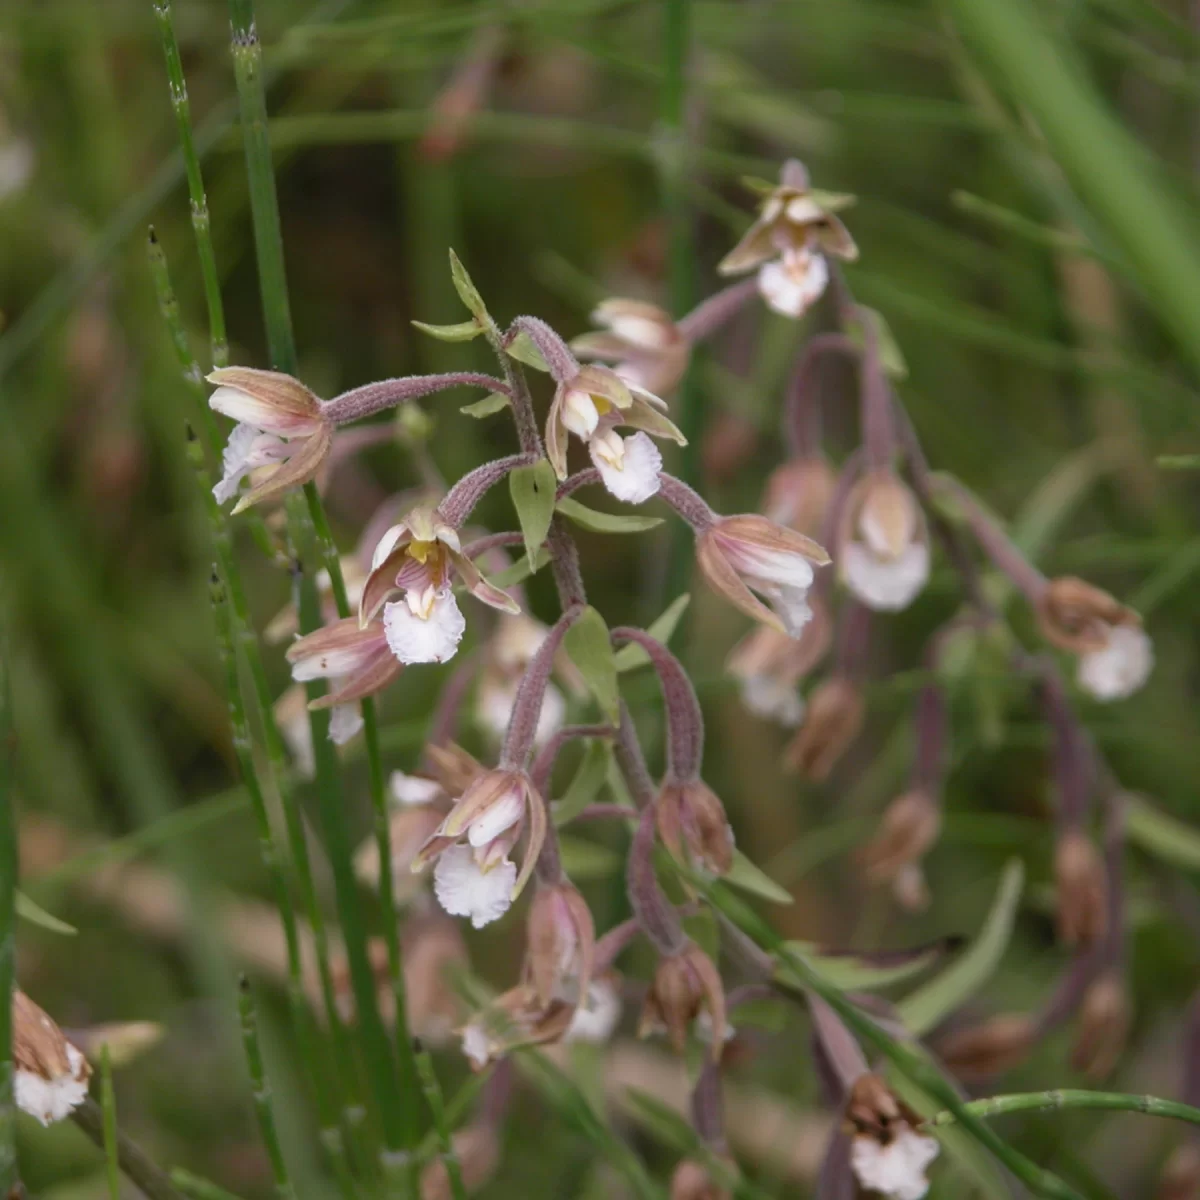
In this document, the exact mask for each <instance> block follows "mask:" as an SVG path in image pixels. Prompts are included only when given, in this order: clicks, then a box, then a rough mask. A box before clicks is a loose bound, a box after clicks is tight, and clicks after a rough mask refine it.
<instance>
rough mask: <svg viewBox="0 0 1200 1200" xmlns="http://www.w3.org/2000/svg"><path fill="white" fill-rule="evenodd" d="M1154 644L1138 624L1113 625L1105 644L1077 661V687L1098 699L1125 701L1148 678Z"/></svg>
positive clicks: (1151, 667)
mask: <svg viewBox="0 0 1200 1200" xmlns="http://www.w3.org/2000/svg"><path fill="white" fill-rule="evenodd" d="M1153 668H1154V644H1153V643H1152V642H1151V641H1150V638H1149V636H1148V635H1147V633H1146V631H1145V630H1144V629H1141V628H1140V627H1139V626H1137V625H1116V626H1114V627H1113V628H1111V629H1110V630H1109V634H1108V642H1107V644H1106V645H1105V646H1104V647H1103V648H1102V649H1100V650H1093V651H1091V653H1089V654H1083V655H1081V656H1080V658H1079V686H1080V687H1081V688H1083V689H1084V690H1085V691H1087V692H1090V693H1091V694H1092V695H1093V696H1095V697H1096V699H1097V700H1124V699H1125V698H1126V697H1127V696H1132V695H1133V693H1134V692H1136V691H1137V690H1138V689H1139V688H1140V687H1141V686H1142V684H1144V683H1145V682H1146V680H1147V679H1148V678H1149V677H1150V672H1151V671H1152V670H1153Z"/></svg>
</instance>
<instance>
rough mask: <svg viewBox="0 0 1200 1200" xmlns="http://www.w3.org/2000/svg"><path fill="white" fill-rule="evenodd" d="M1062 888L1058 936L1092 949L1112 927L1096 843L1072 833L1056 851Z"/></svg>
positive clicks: (1080, 833) (1078, 832) (1056, 868)
mask: <svg viewBox="0 0 1200 1200" xmlns="http://www.w3.org/2000/svg"><path fill="white" fill-rule="evenodd" d="M1054 877H1055V881H1056V883H1057V887H1058V936H1059V938H1060V939H1061V941H1062V942H1063V943H1065V944H1066V945H1068V946H1074V945H1076V944H1077V943H1078V944H1082V945H1085V946H1087V945H1091V944H1092V943H1094V942H1095V941H1097V939H1099V938H1101V937H1103V935H1104V931H1105V927H1106V926H1107V924H1108V916H1107V905H1106V899H1107V895H1108V884H1107V881H1106V879H1105V875H1104V862H1103V860H1102V858H1101V857H1100V852H1099V851H1098V850H1097V849H1096V847H1095V845H1094V844H1093V842H1092V840H1091V839H1090V838H1089V837H1088V836H1087V834H1086V833H1084V832H1083V831H1082V830H1079V829H1069V830H1067V832H1066V833H1064V834H1063V835H1062V836H1061V837H1060V838H1059V839H1058V845H1057V846H1056V847H1055V851H1054Z"/></svg>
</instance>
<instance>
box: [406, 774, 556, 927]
mask: <svg viewBox="0 0 1200 1200" xmlns="http://www.w3.org/2000/svg"><path fill="white" fill-rule="evenodd" d="M526 824H528V826H529V841H528V845H527V846H526V849H525V860H524V863H523V864H522V867H521V871H520V873H518V871H517V868H516V865H515V864H514V863H513V862H512V861H511V860H510V858H509V855H510V854H511V852H512V850H513V848H514V847H515V846H516V844H517V842H518V840H519V839H520V837H521V833H522V831H523V830H524V828H525V826H526ZM545 836H546V810H545V806H544V804H543V801H542V798H541V797H540V796H539V795H538V794H537V792H536V791H535V790H534V787H533V784H532V783H531V782H530V780H529V776H528V775H526V774H525V772H524V771H516V770H494V771H487V772H486V773H484V774H483V775H481V776H479V777H478V778H477V779H476V780H475V781H474V782H473V783H472V784H471V785H470V787H468V788H467V790H466V791H465V792H464V793H463V794H462V797H461V798H460V799H459V801H458V802H457V803H456V804H455V805H454V807H453V808H452V809H451V810H450V813H449V815H447V816H446V818H445V819H444V820H443V821H442V823H441V825H439V826H438V828H437V830H435V832H434V833H433V835H432V836H431V837H430V838H429V840H428V841H427V842H426V843H425V845H424V846H423V847H422V849H421V851H420V853H419V854H418V855H417V859H416V861H415V862H414V864H413V869H414V870H419V869H420V868H421V867H423V866H425V865H426V864H428V863H430V862H432V861H434V860H435V859H436V860H437V867H436V869H435V871H434V878H433V889H434V894H435V895H436V896H437V898H438V902H439V903H440V904H441V906H442V907H443V908H444V909H445V910H446V911H447V912H448V913H450V914H451V915H452V916H458V917H470V918H471V924H472V925H474V926H475V928H476V929H481V928H482V927H483V926H484V925H487V924H490V923H491V922H492V921H495V920H497V919H498V918H499V917H501V916H503V915H504V913H505V912H507V911H508V909H509V907H510V906H511V904H512V902H513V901H514V900H515V899H516V898H517V896H519V895H520V893H521V889H522V888H523V887H524V886H525V883H526V881H527V880H528V879H529V876H530V873H531V872H532V870H533V866H534V863H535V862H536V861H537V856H538V854H539V853H540V851H541V848H542V842H543V841H544V840H545ZM463 839H465V844H462V845H460V844H459V842H460V841H462V840H463Z"/></svg>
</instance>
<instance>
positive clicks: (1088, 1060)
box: [1071, 971, 1133, 1081]
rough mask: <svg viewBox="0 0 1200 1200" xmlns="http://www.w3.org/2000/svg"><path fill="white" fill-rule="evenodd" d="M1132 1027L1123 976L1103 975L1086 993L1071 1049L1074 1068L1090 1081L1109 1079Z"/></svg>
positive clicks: (1131, 1014) (1116, 973)
mask: <svg viewBox="0 0 1200 1200" xmlns="http://www.w3.org/2000/svg"><path fill="white" fill-rule="evenodd" d="M1132 1024H1133V1012H1132V1009H1131V1007H1130V1003H1129V993H1128V992H1127V991H1126V990H1125V985H1124V983H1123V982H1122V981H1121V976H1120V974H1119V973H1118V972H1116V971H1105V972H1103V973H1102V974H1101V975H1100V976H1099V977H1098V978H1096V979H1094V980H1093V981H1092V983H1091V984H1090V985H1089V987H1088V990H1087V991H1086V992H1085V993H1084V996H1083V1003H1082V1005H1081V1006H1080V1010H1079V1030H1078V1034H1077V1037H1076V1039H1075V1045H1074V1046H1073V1047H1072V1048H1071V1066H1073V1067H1074V1068H1075V1069H1076V1070H1077V1071H1082V1072H1083V1073H1084V1074H1085V1075H1087V1076H1088V1078H1089V1079H1093V1080H1097V1081H1099V1080H1102V1079H1105V1078H1106V1077H1107V1076H1108V1075H1110V1074H1111V1073H1112V1069H1113V1068H1114V1067H1115V1066H1116V1065H1117V1062H1118V1060H1119V1059H1120V1057H1121V1054H1122V1053H1123V1052H1124V1050H1125V1042H1126V1040H1127V1039H1128V1037H1129V1028H1130V1026H1131V1025H1132Z"/></svg>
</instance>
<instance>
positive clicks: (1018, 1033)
mask: <svg viewBox="0 0 1200 1200" xmlns="http://www.w3.org/2000/svg"><path fill="white" fill-rule="evenodd" d="M1036 1036H1037V1029H1036V1027H1035V1024H1034V1020H1033V1018H1032V1017H1031V1016H1030V1015H1029V1014H1028V1013H1002V1014H1000V1015H999V1016H995V1017H992V1018H991V1019H990V1020H988V1021H984V1022H983V1024H982V1025H975V1026H973V1027H972V1028H970V1029H960V1030H958V1031H956V1032H954V1033H951V1034H947V1035H946V1036H945V1037H944V1038H941V1039H940V1040H939V1042H938V1045H937V1053H938V1057H939V1058H941V1060H942V1062H943V1063H944V1064H945V1065H946V1067H947V1068H948V1069H949V1070H950V1072H951V1073H952V1074H954V1075H957V1076H958V1078H959V1079H968V1080H969V1079H986V1078H987V1077H988V1076H991V1075H996V1074H999V1073H1000V1072H1001V1071H1007V1070H1008V1069H1009V1068H1010V1067H1015V1066H1016V1065H1017V1064H1018V1063H1020V1062H1023V1061H1024V1059H1025V1057H1026V1056H1027V1055H1028V1054H1029V1051H1030V1050H1031V1049H1032V1048H1033V1043H1034V1040H1035V1038H1036Z"/></svg>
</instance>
